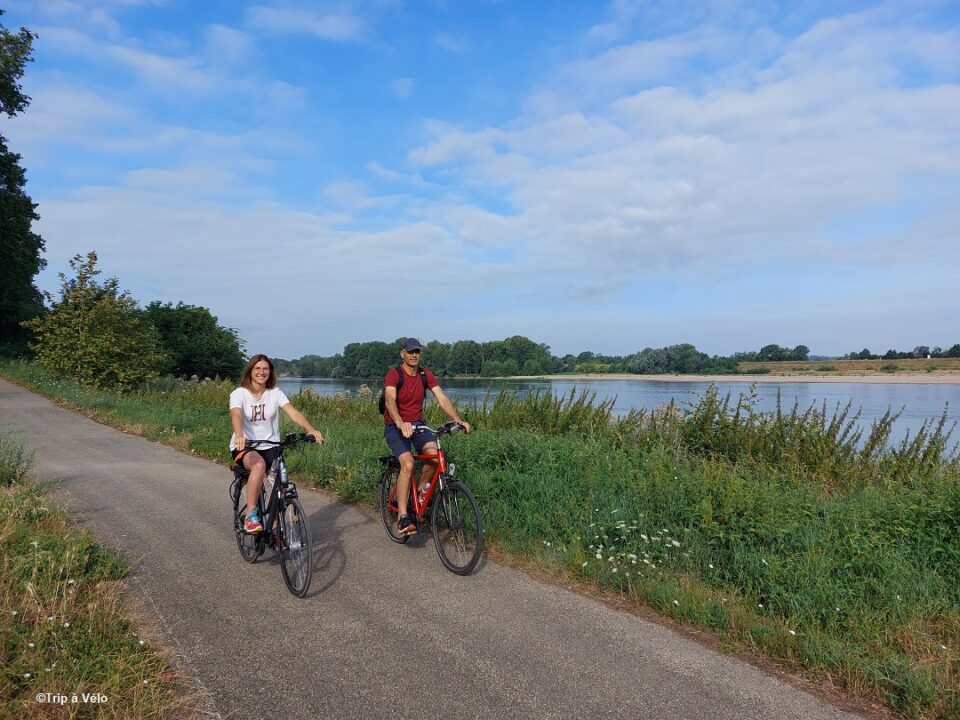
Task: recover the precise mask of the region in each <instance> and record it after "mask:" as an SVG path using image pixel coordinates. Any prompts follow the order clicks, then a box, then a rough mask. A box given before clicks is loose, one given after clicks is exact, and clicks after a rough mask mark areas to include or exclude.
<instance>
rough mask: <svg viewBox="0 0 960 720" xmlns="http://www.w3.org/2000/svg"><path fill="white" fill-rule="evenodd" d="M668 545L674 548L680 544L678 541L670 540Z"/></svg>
mask: <svg viewBox="0 0 960 720" xmlns="http://www.w3.org/2000/svg"><path fill="white" fill-rule="evenodd" d="M670 544H671V545H673V546H674V547H680V542H679V541H678V540H671V541H670Z"/></svg>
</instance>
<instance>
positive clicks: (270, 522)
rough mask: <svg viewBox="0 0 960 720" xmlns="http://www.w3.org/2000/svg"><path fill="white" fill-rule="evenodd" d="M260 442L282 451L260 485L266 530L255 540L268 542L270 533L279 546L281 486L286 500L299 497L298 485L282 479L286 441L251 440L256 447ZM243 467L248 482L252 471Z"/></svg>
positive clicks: (285, 463) (281, 508)
mask: <svg viewBox="0 0 960 720" xmlns="http://www.w3.org/2000/svg"><path fill="white" fill-rule="evenodd" d="M258 442H259V443H263V444H264V446H268V447H279V448H280V452H278V453H277V457H276V458H274V460H273V462H272V463H271V464H270V467H269V468H268V469H267V473H266V474H265V475H264V477H263V484H262V485H261V486H260V497H259V499H258V501H257V505H258V506H259V508H260V511H261V512H262V513H263V516H262V518H261V520H262V521H263V529H264V532H263V533H261V534H260V535H259V536H257V537H256V538H255V542H256V544H257V545H262V544H263V543H265V542H266V540H267V536H268V533H269V540H270V544H271V545H272V546H273V547H279V546H280V538H279V537H278V535H277V526H278V525H279V523H278V522H277V520H278V518H279V516H280V511H281V510H283V507H282V505H281V503H280V490H281V486H283V491H284V500H292V499H294V498H296V497H298V494H297V486H296V485H294V483H293V481H291V480H288V481H287V482H283V480H282V478H284V477H285V476H286V472H285V471H286V467H287V462H286V460H285V459H284V451H285V450H286V446H285V445H284V443H283V442H280V443H273V442H271V441H264V440H260V441H256V440H255V441H252V442H251V447H252V448H254V449H255V448H256V445H257V443H258ZM241 469H242V470H243V471H244V473H245V474H246V477H245V478H244V480H243V483H244V484H246V483H247V482H248V481H249V479H250V471H249V470H247V469H246V468H244V467H242V466H241ZM271 474H272V475H273V487H272V488H271V489H270V496H269V498H268V497H267V495H266V492H265V490H266V487H265V486H266V483H267V478H268V477H270V475H271Z"/></svg>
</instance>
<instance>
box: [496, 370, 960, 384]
mask: <svg viewBox="0 0 960 720" xmlns="http://www.w3.org/2000/svg"><path fill="white" fill-rule="evenodd" d="M490 379H501V378H490ZM502 379H503V380H567V381H570V380H573V381H590V382H593V381H602V380H636V381H638V382H713V383H721V382H742V383H757V384H758V385H759V384H761V383H872V384H877V385H892V384H915V385H958V384H960V373H936V372H931V373H922V374H918V373H883V374H879V375H817V374H814V373H804V374H802V375H787V374H777V373H767V374H764V375H633V374H630V373H610V374H600V373H598V374H595V375H591V374H585V373H584V374H575V375H514V376H512V377H509V378H502Z"/></svg>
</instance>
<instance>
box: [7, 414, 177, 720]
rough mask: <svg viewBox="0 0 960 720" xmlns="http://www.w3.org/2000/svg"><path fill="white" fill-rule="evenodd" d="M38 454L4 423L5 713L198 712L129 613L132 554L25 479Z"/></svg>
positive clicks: (41, 715)
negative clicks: (74, 519)
mask: <svg viewBox="0 0 960 720" xmlns="http://www.w3.org/2000/svg"><path fill="white" fill-rule="evenodd" d="M31 460H32V458H31V455H30V453H29V452H27V451H26V450H25V449H24V445H23V444H22V442H20V441H19V439H18V438H17V437H16V436H14V435H12V434H10V433H9V432H5V431H0V648H2V655H0V717H10V718H23V719H30V718H93V717H96V718H165V717H174V716H176V717H186V716H190V715H191V712H190V710H191V702H194V705H195V694H194V693H192V692H190V691H189V690H188V689H187V688H186V687H185V685H184V684H183V683H182V682H181V681H180V680H179V676H178V675H177V673H176V672H175V670H174V669H173V667H172V666H171V664H170V663H169V662H168V661H167V659H166V657H165V655H164V653H163V652H161V651H160V650H158V649H156V648H154V647H152V646H151V645H150V644H149V643H147V642H146V641H145V640H143V639H141V638H140V637H138V635H137V629H136V626H135V625H134V623H133V622H132V621H131V620H130V619H129V616H128V615H127V614H126V611H125V609H124V604H123V601H122V598H121V594H122V579H123V577H124V576H125V575H126V573H127V571H128V566H127V564H126V562H125V561H124V560H123V559H122V558H121V557H119V556H117V555H116V554H114V553H111V552H108V551H106V550H104V549H103V548H102V547H100V546H99V545H97V544H96V543H95V542H93V540H92V539H91V537H90V535H89V533H86V532H82V533H81V532H76V531H75V530H73V529H71V528H70V526H69V524H68V521H67V519H66V517H65V516H64V514H63V513H62V512H61V511H59V510H57V509H56V508H55V507H54V506H53V505H52V503H51V502H50V499H49V498H48V497H47V495H46V494H45V493H44V492H43V491H42V490H41V489H40V488H39V487H38V486H36V485H33V484H31V483H29V482H27V480H28V475H29V471H30V464H31Z"/></svg>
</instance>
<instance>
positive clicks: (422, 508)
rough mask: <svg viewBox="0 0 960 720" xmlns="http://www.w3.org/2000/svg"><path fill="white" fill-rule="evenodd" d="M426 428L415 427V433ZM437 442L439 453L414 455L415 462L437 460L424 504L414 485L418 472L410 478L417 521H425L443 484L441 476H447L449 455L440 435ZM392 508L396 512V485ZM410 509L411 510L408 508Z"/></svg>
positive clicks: (391, 503)
mask: <svg viewBox="0 0 960 720" xmlns="http://www.w3.org/2000/svg"><path fill="white" fill-rule="evenodd" d="M422 427H426V426H425V425H415V426H414V432H417V431H418V430H419V429H420V428H422ZM436 438H437V440H436V442H437V452H435V453H423V454H421V455H414V456H413V459H414V461H417V460H419V461H421V462H422V461H424V460H437V461H438V462H437V467H436V468H435V469H434V471H433V475H431V476H430V487H429V488H427V494H426V495H425V496H424V498H423V502H421V501H420V492H419V489H418V488H417V487H416V483H414V475H416V472H414V473H413V474H411V476H410V495H411V498H410V502H411V503H412V504H413V512H414V513H415V514H416V516H417V520H421V521H422V520H423V514H424V512H426V509H427V508H428V507H429V506H430V500H431V499H432V498H433V494H434V493H435V492H436V491H437V488H438V487H439V486H440V483H441V482H442V479H441V476H445V475H446V474H447V454H446V453H445V452H444V451H443V448H442V447H441V445H440V435H439V434H437V435H436ZM389 502H390V506H391V507H392V508H393V509H394V510H396V509H397V487H396V485H394V487H393V489H392V490H391V491H390V499H389ZM408 509H409V508H408Z"/></svg>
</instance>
